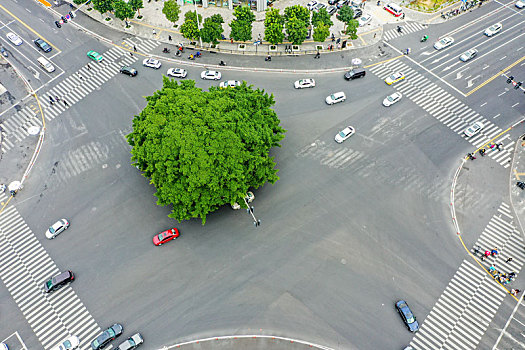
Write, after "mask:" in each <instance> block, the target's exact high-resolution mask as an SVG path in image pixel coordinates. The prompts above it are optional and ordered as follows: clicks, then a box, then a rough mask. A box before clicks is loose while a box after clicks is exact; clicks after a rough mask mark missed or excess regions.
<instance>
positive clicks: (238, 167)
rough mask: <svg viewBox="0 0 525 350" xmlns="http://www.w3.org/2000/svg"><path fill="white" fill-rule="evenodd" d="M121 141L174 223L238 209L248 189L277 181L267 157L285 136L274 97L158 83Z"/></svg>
mask: <svg viewBox="0 0 525 350" xmlns="http://www.w3.org/2000/svg"><path fill="white" fill-rule="evenodd" d="M146 100H147V105H146V107H145V108H144V109H143V110H142V111H141V112H140V114H139V115H136V116H135V117H134V119H133V130H132V132H131V133H130V134H129V135H128V136H127V139H128V142H129V144H130V145H131V146H132V149H131V154H132V157H131V162H132V164H133V165H134V166H137V167H138V168H139V169H140V170H141V171H142V173H143V176H145V177H146V178H148V179H149V180H150V183H151V184H153V185H154V186H155V188H156V192H155V196H156V197H157V204H158V205H161V206H171V207H172V210H171V213H170V214H169V217H171V218H174V219H176V220H178V221H182V220H188V219H191V218H200V219H201V221H202V224H203V225H204V224H205V223H206V216H207V215H208V214H210V213H212V212H214V211H215V210H217V209H219V208H220V207H222V206H224V205H230V204H233V203H236V202H237V203H240V204H241V205H242V206H245V204H244V201H243V198H244V196H245V195H246V192H247V191H248V190H250V189H256V188H258V187H260V186H262V185H264V184H265V183H267V182H269V183H272V184H273V183H275V182H276V181H277V180H278V179H279V177H278V176H277V172H278V170H277V169H275V166H276V164H275V161H274V159H273V157H270V156H269V152H270V150H271V149H272V148H273V147H276V146H278V147H279V146H280V145H279V142H280V141H281V140H282V139H283V138H284V133H285V132H286V131H285V130H284V129H283V128H281V126H280V125H279V124H280V120H279V118H278V117H277V114H276V113H275V112H274V110H273V109H271V107H272V106H273V105H274V104H275V101H274V98H273V95H268V94H267V93H265V92H264V91H263V90H259V89H254V88H253V87H252V86H247V85H246V83H243V84H242V85H241V86H240V87H236V88H233V89H220V88H218V87H211V88H210V89H209V91H203V90H202V89H200V88H197V87H196V86H195V82H194V81H192V80H184V81H180V82H179V81H175V80H173V79H171V80H170V79H168V78H167V77H164V78H163V86H162V89H161V90H158V91H156V92H155V93H154V94H153V95H152V96H147V97H146Z"/></svg>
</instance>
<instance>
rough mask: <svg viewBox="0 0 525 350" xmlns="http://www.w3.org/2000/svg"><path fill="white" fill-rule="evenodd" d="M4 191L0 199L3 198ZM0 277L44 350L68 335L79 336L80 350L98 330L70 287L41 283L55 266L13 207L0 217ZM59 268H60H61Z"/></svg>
mask: <svg viewBox="0 0 525 350" xmlns="http://www.w3.org/2000/svg"><path fill="white" fill-rule="evenodd" d="M6 200H7V197H6V196H5V195H4V194H1V195H0V201H2V202H3V201H6ZM0 255H1V256H2V259H0V279H1V280H2V282H3V283H4V284H5V286H6V288H7V290H8V291H9V293H10V294H11V296H12V297H13V299H14V301H15V302H16V304H17V305H18V307H19V308H20V311H21V312H22V314H23V315H24V317H25V318H26V320H27V322H28V323H29V326H30V327H31V329H32V330H33V331H34V333H35V334H36V336H37V338H38V340H39V341H40V342H41V344H42V346H43V347H44V349H49V348H51V347H52V346H55V345H56V344H58V343H59V342H61V341H63V340H64V339H65V338H67V337H68V336H70V335H76V336H78V337H79V338H80V349H84V350H86V349H88V348H89V347H90V341H91V340H93V339H94V338H95V337H96V336H97V335H98V334H99V333H100V331H101V329H100V327H99V326H98V325H97V323H96V322H95V320H94V319H93V317H92V316H91V314H90V313H89V312H88V310H87V309H86V308H85V306H84V305H83V304H82V302H81V301H80V299H79V298H78V296H77V295H76V293H75V292H74V291H73V288H72V286H66V287H63V288H61V289H59V290H57V291H55V292H53V293H50V294H46V293H44V292H43V289H42V285H43V283H44V282H45V280H47V279H48V278H49V277H52V276H55V275H56V274H58V273H59V272H60V271H61V269H59V268H58V267H57V266H56V264H55V263H54V262H53V260H51V258H50V257H49V255H48V254H47V253H46V251H45V249H44V248H43V247H42V245H41V244H40V242H39V241H38V239H37V238H36V237H35V235H34V234H33V232H32V231H31V229H30V228H29V227H28V226H27V224H26V223H25V221H24V219H23V218H22V217H21V216H20V214H19V213H18V211H17V210H16V209H15V208H14V207H13V206H9V207H7V208H6V209H5V210H4V211H3V212H2V215H1V216H0ZM62 270H63V269H62Z"/></svg>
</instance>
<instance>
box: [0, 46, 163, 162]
mask: <svg viewBox="0 0 525 350" xmlns="http://www.w3.org/2000/svg"><path fill="white" fill-rule="evenodd" d="M123 44H124V45H125V46H126V47H131V48H133V47H134V46H135V47H136V48H137V50H139V51H140V52H141V53H147V52H150V51H151V50H153V49H154V48H156V47H157V46H158V45H159V44H160V43H159V42H158V41H156V40H149V39H141V38H134V39H133V41H132V40H130V39H125V40H124V43H123ZM102 56H103V57H104V60H103V61H102V62H98V63H97V62H94V61H91V62H89V63H88V64H86V65H84V66H83V67H81V68H80V69H79V70H77V71H76V72H73V73H72V74H70V75H69V76H68V77H67V78H65V79H64V80H62V81H61V82H60V83H58V84H57V85H55V86H54V87H53V88H51V89H49V90H47V91H46V92H43V93H41V94H39V97H40V103H41V105H42V109H43V111H44V117H45V118H46V121H51V120H53V119H55V118H56V117H58V116H59V115H60V114H62V113H63V112H64V111H65V110H66V109H68V108H71V106H73V105H74V104H75V103H77V102H79V101H80V100H82V99H83V98H84V97H86V96H87V95H89V93H90V92H92V91H94V90H95V89H98V88H99V87H100V86H102V85H103V84H104V83H106V82H107V81H108V80H110V79H111V78H113V77H114V76H115V75H116V74H117V73H119V70H120V68H121V67H122V66H125V65H131V64H133V63H135V62H136V61H137V59H138V57H137V55H132V53H131V52H130V51H126V50H125V49H123V48H120V47H117V46H114V47H111V48H110V49H109V50H107V51H106V52H104V53H102ZM50 97H51V98H53V100H54V101H55V102H53V103H51V102H50ZM57 97H58V99H59V101H56V98H57ZM31 126H38V127H41V126H42V120H41V117H40V114H39V112H38V110H35V109H34V108H32V106H26V107H24V108H21V109H19V110H18V111H16V112H15V113H12V114H10V115H8V116H7V117H6V119H5V120H4V121H2V123H0V130H1V131H2V132H3V135H2V136H3V137H2V144H1V145H0V149H1V151H2V152H4V153H5V152H7V151H9V150H10V149H12V148H13V147H14V146H15V144H17V143H20V142H21V141H23V140H24V139H25V138H26V137H27V136H28V135H29V134H28V131H27V130H28V128H30V127H31Z"/></svg>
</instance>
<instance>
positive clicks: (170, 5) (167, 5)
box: [162, 0, 180, 24]
mask: <svg viewBox="0 0 525 350" xmlns="http://www.w3.org/2000/svg"><path fill="white" fill-rule="evenodd" d="M162 13H163V14H164V16H166V19H167V20H168V21H170V22H171V23H173V24H175V22H177V21H178V20H179V15H180V6H179V4H177V0H167V1H165V2H164V6H163V7H162Z"/></svg>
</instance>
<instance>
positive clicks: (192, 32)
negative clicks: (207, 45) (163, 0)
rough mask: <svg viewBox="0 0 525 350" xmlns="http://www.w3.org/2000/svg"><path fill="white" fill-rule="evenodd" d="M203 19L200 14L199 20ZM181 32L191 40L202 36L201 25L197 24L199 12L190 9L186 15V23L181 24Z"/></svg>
mask: <svg viewBox="0 0 525 350" xmlns="http://www.w3.org/2000/svg"><path fill="white" fill-rule="evenodd" d="M201 20H202V17H201V15H199V21H201ZM180 32H181V34H182V36H183V37H185V38H186V39H190V40H197V39H199V37H200V32H199V25H198V24H197V14H196V13H195V11H188V12H186V14H185V15H184V23H183V24H182V25H181V26H180Z"/></svg>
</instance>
